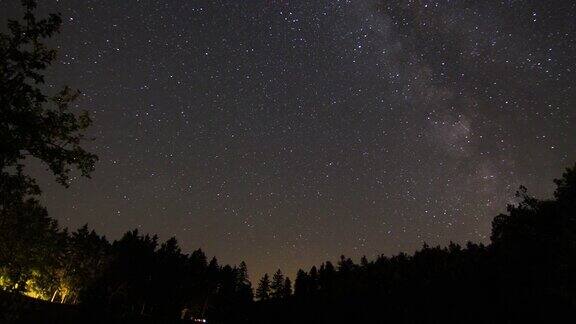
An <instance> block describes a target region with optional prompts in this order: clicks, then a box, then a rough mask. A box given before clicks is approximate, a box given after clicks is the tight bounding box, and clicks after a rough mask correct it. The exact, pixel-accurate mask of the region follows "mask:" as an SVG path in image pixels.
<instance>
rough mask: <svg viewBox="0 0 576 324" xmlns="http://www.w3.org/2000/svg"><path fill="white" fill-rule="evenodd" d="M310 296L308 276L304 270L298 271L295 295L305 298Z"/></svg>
mask: <svg viewBox="0 0 576 324" xmlns="http://www.w3.org/2000/svg"><path fill="white" fill-rule="evenodd" d="M307 294H308V274H307V273H306V272H304V270H302V269H300V270H298V273H296V281H295V282H294V295H296V296H298V297H303V296H306V295H307Z"/></svg>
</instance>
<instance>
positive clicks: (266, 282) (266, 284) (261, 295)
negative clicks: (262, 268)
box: [256, 273, 270, 300]
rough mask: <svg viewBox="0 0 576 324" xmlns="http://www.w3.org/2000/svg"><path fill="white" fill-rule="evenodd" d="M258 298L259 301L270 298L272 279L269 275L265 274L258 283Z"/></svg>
mask: <svg viewBox="0 0 576 324" xmlns="http://www.w3.org/2000/svg"><path fill="white" fill-rule="evenodd" d="M256 298H258V299H259V300H267V299H269V298H270V277H269V276H268V274H267V273H266V274H264V276H263V277H262V279H260V282H259V283H258V289H256Z"/></svg>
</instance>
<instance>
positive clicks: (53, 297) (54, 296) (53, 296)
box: [50, 289, 58, 303]
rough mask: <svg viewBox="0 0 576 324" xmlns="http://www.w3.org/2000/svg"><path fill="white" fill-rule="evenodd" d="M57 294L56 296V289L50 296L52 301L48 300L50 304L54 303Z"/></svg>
mask: <svg viewBox="0 0 576 324" xmlns="http://www.w3.org/2000/svg"><path fill="white" fill-rule="evenodd" d="M57 294H58V289H56V290H54V294H52V299H50V302H52V303H53V302H54V300H55V299H56V295H57Z"/></svg>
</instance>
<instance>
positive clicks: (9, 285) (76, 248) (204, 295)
mask: <svg viewBox="0 0 576 324" xmlns="http://www.w3.org/2000/svg"><path fill="white" fill-rule="evenodd" d="M13 225H16V226H14V227H11V229H12V230H13V231H12V232H11V234H12V235H13V236H12V237H13V238H12V239H10V240H6V241H4V242H2V246H1V249H2V251H3V252H5V253H10V256H9V259H7V260H5V261H6V262H3V263H2V266H1V268H0V269H1V272H0V274H1V280H2V281H1V285H2V288H3V289H4V290H6V291H12V292H22V293H25V294H27V295H29V296H32V297H35V298H40V299H43V300H50V301H52V302H58V303H69V304H79V303H80V304H82V305H84V306H88V308H90V309H101V310H105V311H106V312H109V313H112V314H117V315H120V316H123V315H126V314H140V315H146V316H153V317H156V318H165V319H178V318H180V317H181V312H182V310H183V309H184V308H186V309H187V312H188V316H187V317H194V318H204V317H209V318H212V319H213V320H214V321H217V322H220V321H226V320H229V319H231V318H232V316H233V317H234V318H238V317H244V318H247V311H248V310H249V306H250V305H251V303H252V301H253V294H252V287H251V284H250V281H249V280H248V270H247V267H246V263H244V262H242V263H241V264H240V265H239V266H234V267H232V266H229V265H224V266H220V265H218V262H217V260H216V258H212V259H211V260H210V261H208V260H207V258H206V255H205V253H204V252H203V251H202V250H200V249H198V250H195V251H193V252H192V253H190V254H184V253H182V252H181V250H180V248H179V246H178V243H177V241H176V239H175V238H170V239H169V240H167V241H166V242H163V243H161V244H160V243H159V242H158V238H157V237H156V236H150V235H141V234H140V233H139V232H138V230H133V231H129V232H127V233H125V234H124V235H123V236H122V238H120V239H119V240H116V241H114V242H112V243H110V242H108V240H106V238H105V237H103V236H100V235H98V234H97V233H96V232H95V231H93V230H92V231H90V230H89V229H88V227H87V226H84V227H82V228H80V229H78V230H77V231H75V232H72V233H69V232H68V231H67V230H59V229H58V227H57V226H56V222H55V221H54V220H52V219H50V218H48V216H47V215H46V214H43V215H42V217H38V218H37V219H36V220H35V222H31V219H30V218H26V219H22V222H21V224H13ZM5 228H7V227H2V229H5ZM34 237H35V238H36V239H33V240H31V239H32V238H34Z"/></svg>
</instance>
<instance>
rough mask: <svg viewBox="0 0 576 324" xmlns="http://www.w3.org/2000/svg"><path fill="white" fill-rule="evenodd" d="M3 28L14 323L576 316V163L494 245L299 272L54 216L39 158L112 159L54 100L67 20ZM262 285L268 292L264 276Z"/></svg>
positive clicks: (71, 97)
mask: <svg viewBox="0 0 576 324" xmlns="http://www.w3.org/2000/svg"><path fill="white" fill-rule="evenodd" d="M22 3H23V6H24V8H25V16H24V19H23V20H22V21H17V20H11V21H10V22H9V24H8V31H9V32H8V33H6V34H0V71H2V73H1V76H0V78H1V80H0V94H1V98H0V116H1V118H0V152H1V153H0V172H1V173H0V287H1V290H0V321H1V322H5V323H27V322H46V323H61V322H63V323H75V322H78V321H82V322H84V323H113V322H117V323H127V322H134V323H180V322H181V323H185V322H190V321H193V320H195V321H206V322H208V323H423V322H426V323H429V322H432V323H436V322H438V323H440V322H442V323H517V322H534V321H537V322H557V321H560V320H561V319H565V318H573V317H574V316H575V315H576V275H575V274H576V164H575V165H574V166H571V167H569V168H567V169H566V170H565V172H564V173H563V174H562V175H561V176H560V177H559V178H558V179H555V180H554V183H555V185H556V189H555V191H554V193H553V197H552V198H550V199H539V198H536V197H533V196H531V195H530V194H529V193H528V189H527V188H525V187H520V188H519V190H518V192H517V194H516V195H517V201H518V202H517V203H515V204H511V205H509V206H507V213H505V214H500V215H497V216H496V217H494V219H493V221H492V232H491V236H490V242H489V243H487V244H477V243H473V242H468V243H467V244H466V245H465V246H462V245H459V244H456V243H450V244H449V245H448V246H445V247H443V246H428V245H426V244H424V246H423V247H422V248H421V249H420V250H418V251H416V252H415V253H414V254H412V255H408V254H404V253H400V254H398V255H395V256H386V255H380V256H378V257H377V258H375V259H374V260H369V259H368V258H366V257H363V258H362V259H361V260H360V261H359V262H358V263H355V262H354V261H353V260H352V259H350V258H348V257H346V256H344V255H343V256H341V257H340V259H339V260H336V261H326V262H324V263H322V264H319V265H317V266H313V267H312V268H310V269H301V270H299V271H298V272H297V273H296V274H295V276H294V277H293V280H291V279H290V278H289V277H288V276H287V274H285V273H283V272H282V271H281V270H278V271H277V272H276V273H274V274H271V275H269V274H266V275H264V277H263V278H252V280H253V281H251V280H250V279H251V278H249V276H248V265H247V264H246V263H245V262H242V263H240V264H239V265H226V264H220V263H219V262H218V260H217V259H216V257H212V258H210V257H208V256H207V255H206V254H205V253H204V251H202V250H201V249H198V250H195V251H192V252H190V253H188V252H186V251H183V250H182V249H181V247H180V246H179V245H178V241H177V239H176V238H174V237H173V238H170V239H168V240H166V241H160V240H159V238H158V236H156V235H150V234H147V233H141V232H139V231H138V230H137V229H134V230H130V231H127V232H126V233H125V234H124V235H123V236H122V237H121V238H119V239H116V240H113V241H110V240H109V239H107V238H106V237H105V236H103V235H101V234H99V233H97V232H95V231H94V230H92V229H91V228H90V227H89V225H85V226H83V227H81V228H79V229H76V230H70V229H67V228H63V227H62V226H60V225H59V224H58V222H57V221H56V219H55V218H53V217H51V216H50V215H49V214H48V211H47V209H46V208H45V207H44V206H43V205H42V203H41V201H40V199H39V197H40V194H41V189H40V187H39V185H38V183H37V181H36V179H35V178H33V177H32V176H31V175H29V174H28V173H27V172H26V168H27V164H26V159H27V158H29V157H34V158H36V159H38V160H40V161H42V162H44V163H45V164H46V165H47V167H48V169H49V171H50V172H51V173H52V174H53V175H54V176H55V178H56V181H57V182H58V183H60V184H61V185H63V186H65V187H67V186H69V177H70V173H71V172H72V171H71V170H72V169H76V170H78V171H79V172H80V173H81V174H82V175H83V176H86V177H89V176H90V174H91V172H92V171H93V170H94V165H95V162H96V161H97V159H98V157H97V156H96V155H94V154H92V153H90V152H88V151H86V150H85V149H84V148H83V146H82V144H83V143H84V142H85V141H87V140H88V139H87V138H85V137H84V131H85V130H86V129H87V128H88V127H89V126H90V124H91V123H92V121H91V119H90V118H89V116H88V115H86V114H79V113H77V112H74V111H73V110H72V108H73V107H74V106H73V105H72V103H73V102H74V101H75V99H76V98H77V97H78V93H77V92H76V91H74V90H72V89H70V88H68V87H65V88H63V89H62V90H61V91H60V92H58V93H56V94H55V95H48V94H46V87H44V86H43V84H44V75H43V71H44V70H45V69H46V68H47V67H48V66H49V65H50V64H51V63H52V62H53V60H54V59H55V55H56V52H55V51H54V50H52V49H49V48H48V47H47V46H46V45H45V43H44V42H43V40H45V39H47V38H50V37H51V36H53V35H54V34H55V33H57V31H58V29H59V27H60V25H61V17H60V16H59V15H51V16H49V17H48V18H45V19H37V18H36V17H35V15H34V9H35V7H36V3H35V2H34V1H31V0H25V1H22ZM252 283H254V287H253V284H252Z"/></svg>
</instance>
